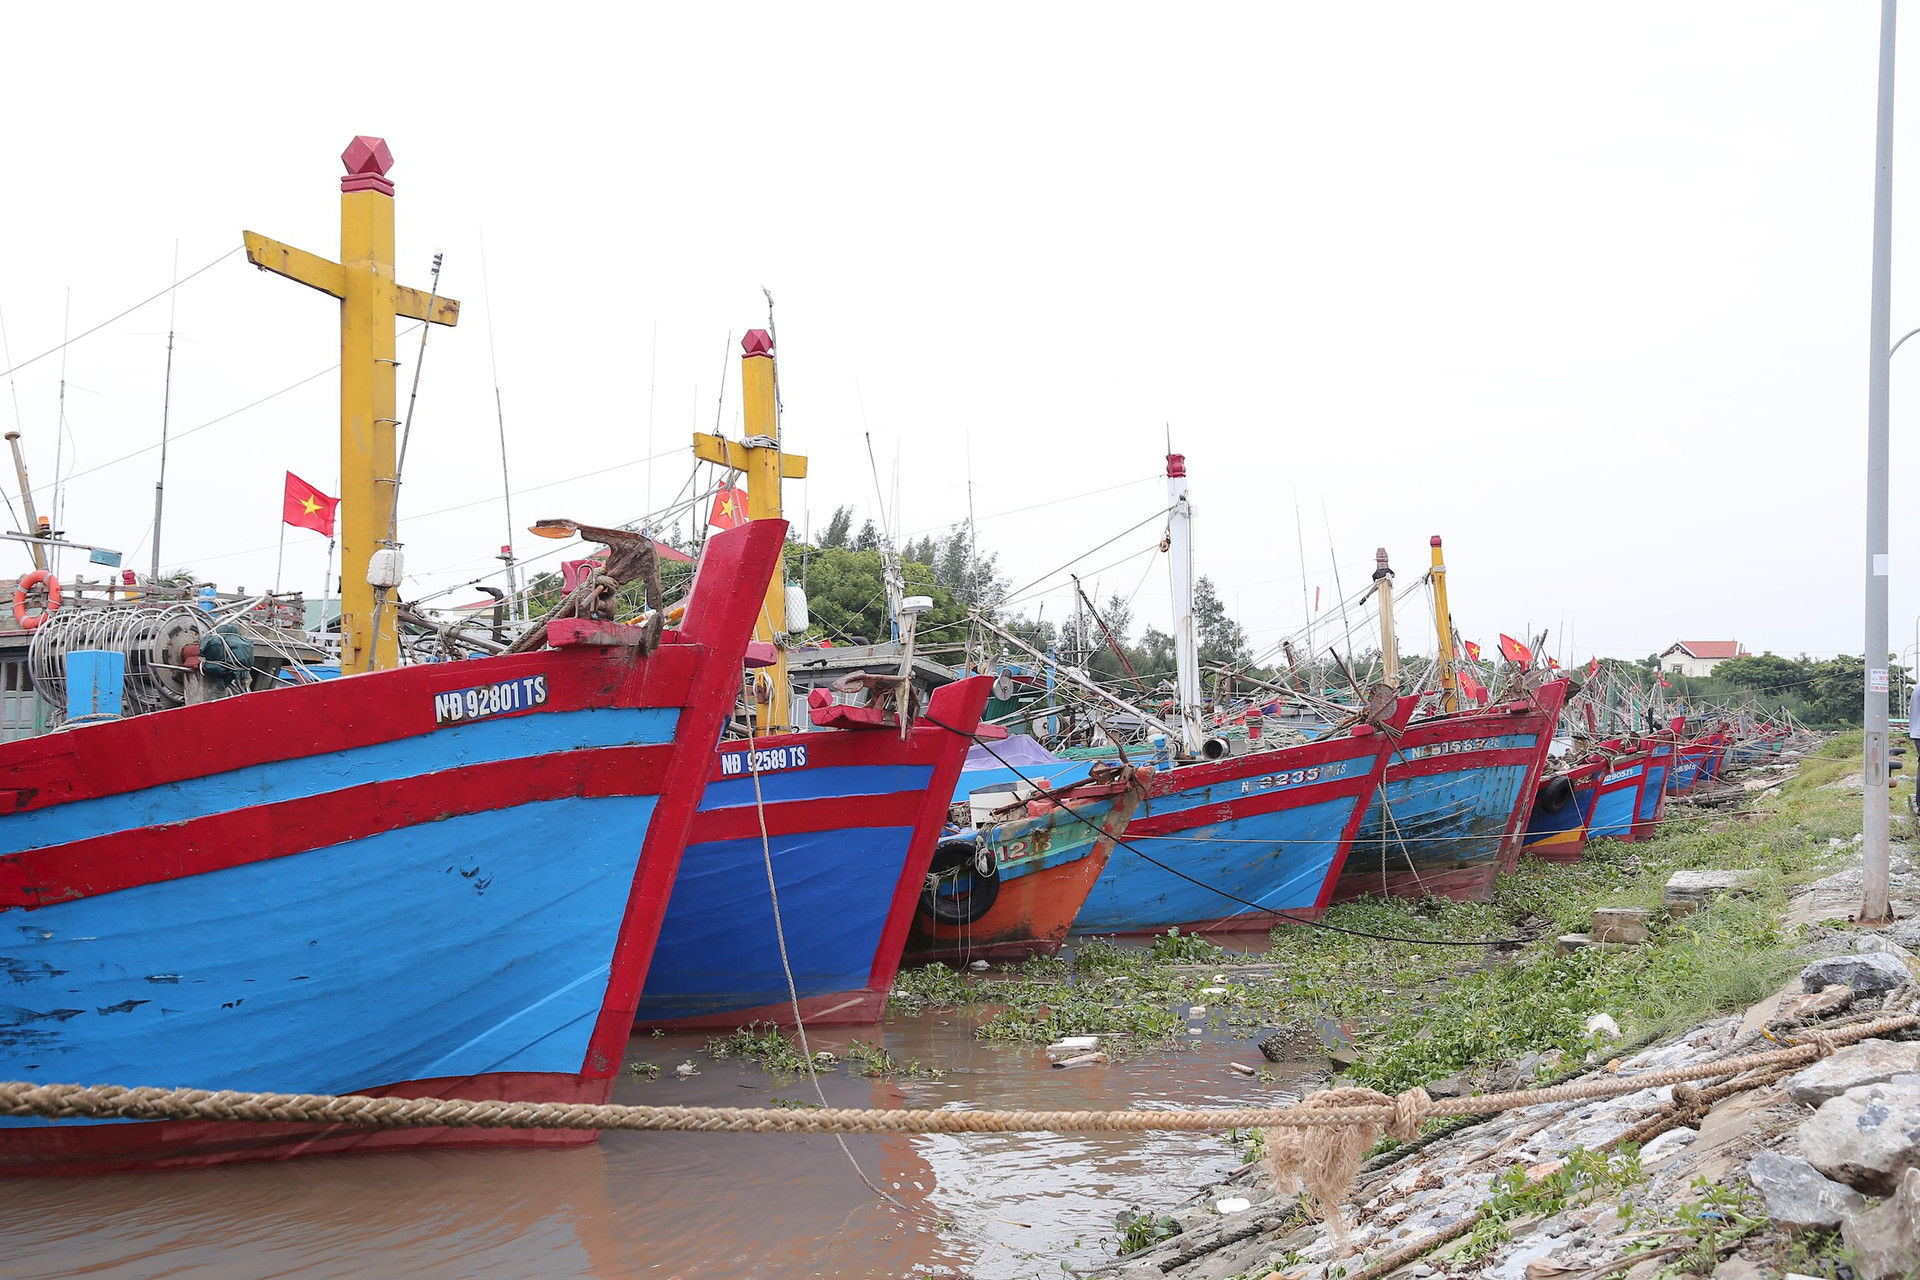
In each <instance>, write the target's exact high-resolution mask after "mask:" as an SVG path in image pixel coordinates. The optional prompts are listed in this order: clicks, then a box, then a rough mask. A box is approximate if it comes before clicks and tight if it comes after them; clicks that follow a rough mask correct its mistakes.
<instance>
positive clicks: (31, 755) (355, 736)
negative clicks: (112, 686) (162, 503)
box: [0, 643, 718, 810]
mask: <svg viewBox="0 0 1920 1280" xmlns="http://www.w3.org/2000/svg"><path fill="white" fill-rule="evenodd" d="M705 656H708V655H705V654H704V653H703V652H702V650H701V649H700V648H699V647H696V646H693V645H683V644H677V643H675V644H666V645H663V646H662V647H661V648H660V649H659V650H658V651H656V652H655V653H653V654H652V655H651V656H649V657H648V658H647V659H646V660H645V661H644V662H643V661H640V660H639V659H638V658H637V656H636V655H635V653H634V652H633V651H632V650H618V649H605V650H598V651H585V650H578V649H575V650H565V651H558V652H540V653H527V654H518V655H515V656H512V657H506V658H489V659H487V660H486V662H485V664H484V667H483V668H476V667H474V666H473V665H471V664H468V663H460V662H435V663H423V664H421V665H418V666H412V667H401V668H398V669H396V670H393V671H383V672H380V673H379V676H380V678H379V679H378V680H376V681H373V682H371V683H369V682H367V681H363V680H326V681H322V682H321V683H319V684H310V685H300V686H296V687H292V688H286V689H273V690H269V691H267V692H264V693H255V694H248V695H247V696H246V697H244V698H226V699H222V700H221V701H219V702H213V703H205V704H201V705H199V706H195V707H182V708H179V709H178V710H175V711H162V712H159V713H157V714H154V715H147V716H132V717H129V718H128V719H125V720H119V721H115V722H113V723H109V724H99V725H90V726H88V727H87V728H86V729H85V730H84V731H83V732H84V733H85V735H86V739H85V741H84V742H80V743H76V742H75V741H74V739H75V737H76V735H75V734H49V735H46V736H44V737H40V738H26V739H22V740H20V741H18V742H9V743H4V744H0V788H4V789H0V808H5V809H9V810H22V809H38V808H43V807H46V806H48V805H52V804H65V803H69V802H72V801H76V800H91V799H98V798H100V797H102V796H111V795H119V794H121V793H123V792H128V791H138V790H141V789H143V788H147V787H157V786H165V785H167V784H169V783H174V782H185V781H187V780H189V779H195V778H205V777H208V776H210V775H213V774H220V773H230V772H233V771H235V770H238V769H246V768H252V767H257V766H260V765H266V764H274V763H277V762H279V761H285V760H301V759H305V758H308V757H313V756H324V755H329V754H331V753H334V752H339V751H350V750H353V749H355V748H358V747H368V746H373V745H375V744H378V743H384V742H394V741H397V740H400V739H404V738H412V737H421V736H427V735H431V734H434V733H435V732H437V726H436V724H435V719H434V715H435V713H434V706H435V702H434V699H435V696H436V695H437V694H440V693H449V692H453V691H455V690H459V689H464V688H467V687H469V686H471V685H472V684H473V683H474V681H475V679H476V678H477V677H480V676H481V675H482V674H483V673H484V678H485V679H486V680H487V681H489V682H492V681H506V680H512V679H517V678H521V677H532V676H545V677H546V678H547V702H546V703H545V704H544V705H543V706H542V707H541V708H540V709H539V710H538V711H529V712H518V713H514V714H513V715H511V716H501V717H497V718H499V719H509V718H519V717H523V716H527V715H536V714H548V713H552V712H556V711H575V710H582V709H585V708H590V707H605V706H609V705H612V706H631V707H672V706H676V705H678V704H680V703H681V702H682V701H684V700H685V699H686V697H687V696H688V693H689V686H690V684H691V682H692V680H693V676H694V671H695V668H696V667H697V666H698V665H699V663H700V661H701V659H702V658H703V657H705ZM179 717H186V719H184V720H183V719H180V718H179ZM189 725H190V726H191V734H192V749H191V750H182V749H181V748H182V745H183V744H182V741H181V734H182V733H183V732H185V731H187V729H188V726H189ZM717 732H718V731H717V729H716V736H717ZM82 748H84V749H82ZM703 772H704V770H703ZM8 792H11V794H7V793H8Z"/></svg>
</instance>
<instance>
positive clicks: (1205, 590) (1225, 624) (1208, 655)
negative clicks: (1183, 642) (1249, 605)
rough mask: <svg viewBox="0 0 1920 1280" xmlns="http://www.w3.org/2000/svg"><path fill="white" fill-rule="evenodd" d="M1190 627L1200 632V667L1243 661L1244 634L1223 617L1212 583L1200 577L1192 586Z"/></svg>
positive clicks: (1227, 664) (1235, 623) (1244, 655)
mask: <svg viewBox="0 0 1920 1280" xmlns="http://www.w3.org/2000/svg"><path fill="white" fill-rule="evenodd" d="M1193 624H1194V627H1195V629H1196V630H1197V631H1198V632H1199V633H1200V634H1199V640H1200V664H1201V665H1202V666H1230V665H1233V664H1237V663H1241V662H1245V661H1246V660H1247V656H1248V654H1247V632H1246V629H1245V628H1244V627H1242V626H1241V625H1240V624H1239V623H1238V622H1235V621H1234V620H1233V619H1232V618H1230V617H1228V616H1227V606H1226V605H1224V604H1222V603H1221V602H1220V595H1219V593H1218V592H1216V591H1215V590H1214V589H1213V581H1212V579H1210V578H1205V577H1202V578H1201V579H1199V580H1198V581H1197V582H1195V583H1194V584H1193Z"/></svg>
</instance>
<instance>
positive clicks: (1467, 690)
mask: <svg viewBox="0 0 1920 1280" xmlns="http://www.w3.org/2000/svg"><path fill="white" fill-rule="evenodd" d="M1457 679H1458V680H1459V682H1460V692H1462V693H1464V694H1466V695H1467V697H1468V699H1470V700H1471V701H1473V702H1485V701H1486V700H1487V686H1485V685H1483V684H1481V683H1480V682H1479V681H1478V680H1476V679H1474V678H1473V673H1472V672H1471V671H1462V672H1459V673H1458V676H1457Z"/></svg>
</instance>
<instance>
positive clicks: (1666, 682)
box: [1660, 676, 1673, 689]
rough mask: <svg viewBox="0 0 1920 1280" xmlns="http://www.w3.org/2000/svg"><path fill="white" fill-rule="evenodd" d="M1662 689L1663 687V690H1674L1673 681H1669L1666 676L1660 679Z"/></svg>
mask: <svg viewBox="0 0 1920 1280" xmlns="http://www.w3.org/2000/svg"><path fill="white" fill-rule="evenodd" d="M1660 687H1661V688H1662V689H1671V688H1673V681H1671V680H1669V679H1667V678H1666V677H1665V676H1661V677H1660Z"/></svg>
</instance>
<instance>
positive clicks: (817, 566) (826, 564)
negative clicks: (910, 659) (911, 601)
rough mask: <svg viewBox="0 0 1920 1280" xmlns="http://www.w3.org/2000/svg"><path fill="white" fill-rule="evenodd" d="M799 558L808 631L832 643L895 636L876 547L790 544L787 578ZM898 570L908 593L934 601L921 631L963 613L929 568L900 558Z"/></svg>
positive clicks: (794, 575) (796, 571)
mask: <svg viewBox="0 0 1920 1280" xmlns="http://www.w3.org/2000/svg"><path fill="white" fill-rule="evenodd" d="M803 557H804V559H805V562H806V572H807V579H806V582H807V611H808V613H810V614H811V615H812V619H813V629H812V632H811V633H810V634H817V635H822V636H824V637H826V638H827V639H829V640H832V641H833V642H834V643H835V644H849V643H865V644H878V643H882V642H884V641H888V640H891V639H893V618H892V616H891V615H890V614H889V613H888V612H887V583H886V567H885V566H886V560H885V557H884V556H883V555H882V554H881V553H880V552H879V551H871V550H869V551H857V550H849V549H846V548H841V547H813V548H806V547H788V548H787V576H788V577H789V578H790V579H794V580H798V579H799V576H800V568H801V561H802V558H803ZM900 569H901V576H902V577H903V578H904V579H905V581H906V593H907V594H908V595H910V596H928V597H930V598H931V599H932V600H933V609H932V610H931V611H930V612H928V613H925V614H922V615H921V617H920V622H919V630H920V634H921V636H923V637H928V638H932V637H933V636H934V633H935V631H936V629H938V628H942V627H945V626H947V625H948V624H952V623H957V622H959V621H961V620H962V619H964V618H965V617H966V612H967V611H966V608H965V606H963V605H962V604H961V603H960V601H959V600H957V599H956V598H955V597H954V594H953V592H951V591H949V590H947V589H946V588H945V587H943V586H941V585H940V584H939V583H938V582H935V581H934V578H933V570H932V569H930V568H928V567H927V566H926V565H923V564H916V563H914V562H913V561H903V562H902V563H901V565H900ZM950 634H951V633H950V632H949V633H948V635H950ZM940 638H946V636H942V637H940Z"/></svg>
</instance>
